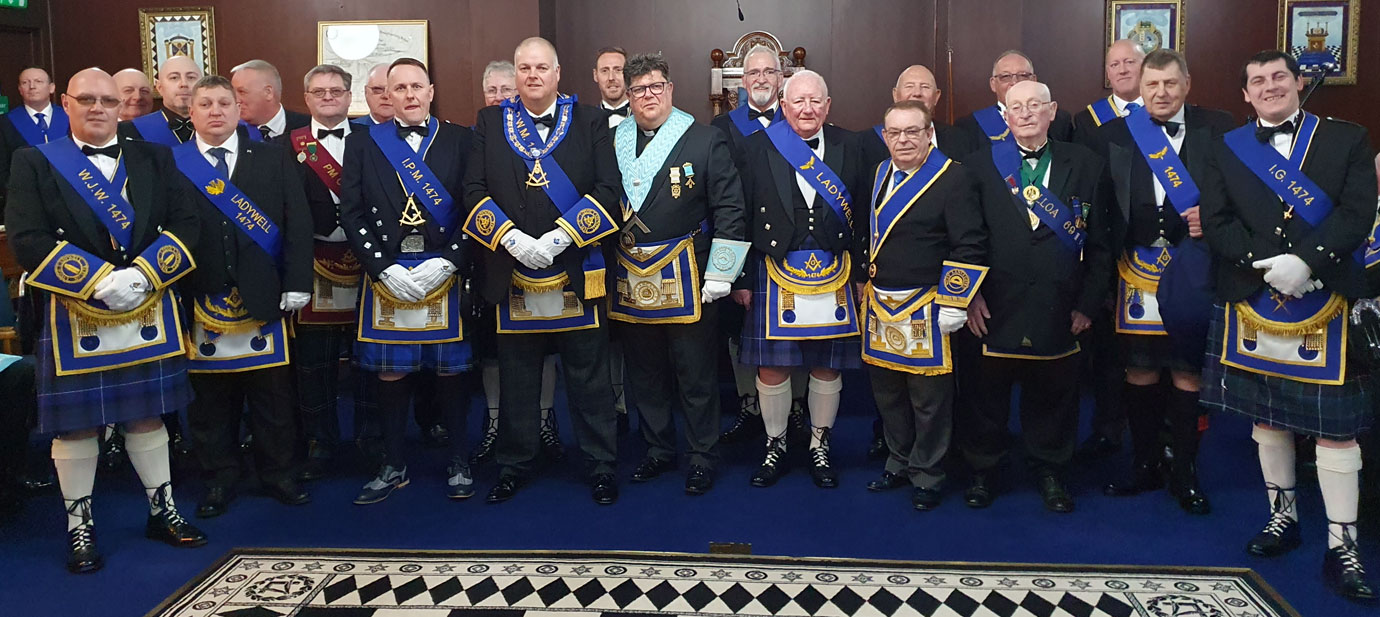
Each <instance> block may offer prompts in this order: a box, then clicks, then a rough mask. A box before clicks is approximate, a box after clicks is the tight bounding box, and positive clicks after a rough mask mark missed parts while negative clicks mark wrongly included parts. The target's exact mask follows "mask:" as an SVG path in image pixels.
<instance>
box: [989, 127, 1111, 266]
mask: <svg viewBox="0 0 1380 617" xmlns="http://www.w3.org/2000/svg"><path fill="white" fill-rule="evenodd" d="M1015 148H1016V144H1015V141H1012V142H1011V149H1012V151H1013V152H1015V151H1016V150H1015ZM992 157H993V159H994V161H995V159H996V158H997V145H996V144H992ZM1023 164H1024V163H1022V162H1021V158H1020V155H1019V154H1017V155H1016V156H1015V165H1012V166H1010V167H1007V168H1006V169H1003V168H1002V167H1000V164H999V166H998V167H997V171H998V172H999V173H1001V174H1002V176H1003V177H1004V178H1005V179H1006V185H1007V186H1008V187H1010V189H1011V198H1012V199H1015V200H1017V202H1020V203H1021V205H1022V206H1025V207H1026V208H1027V209H1029V210H1030V212H1031V213H1033V214H1034V215H1035V217H1036V218H1038V219H1039V220H1040V222H1041V223H1044V224H1045V226H1046V227H1049V229H1050V231H1053V232H1054V237H1056V238H1058V239H1059V241H1060V242H1062V243H1063V244H1064V246H1065V247H1066V248H1068V249H1069V250H1070V251H1073V252H1075V253H1080V252H1081V251H1082V250H1083V243H1084V242H1085V241H1086V240H1087V234H1086V233H1084V231H1083V228H1084V226H1085V225H1084V222H1083V216H1082V210H1083V204H1081V203H1079V201H1078V200H1077V199H1074V200H1073V203H1072V204H1069V205H1065V204H1064V202H1063V201H1061V200H1060V199H1059V196H1058V195H1055V194H1054V191H1051V190H1049V187H1047V186H1044V185H1043V184H1032V185H1030V186H1025V187H1022V186H1021V165H1023Z"/></svg>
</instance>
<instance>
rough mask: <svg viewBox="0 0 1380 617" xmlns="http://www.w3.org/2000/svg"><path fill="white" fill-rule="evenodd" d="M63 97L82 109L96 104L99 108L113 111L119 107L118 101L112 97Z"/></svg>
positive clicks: (85, 95) (87, 95) (79, 95)
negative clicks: (99, 105) (74, 102)
mask: <svg viewBox="0 0 1380 617" xmlns="http://www.w3.org/2000/svg"><path fill="white" fill-rule="evenodd" d="M63 96H65V97H67V98H69V99H72V100H74V101H76V102H77V104H78V105H80V106H82V107H90V106H92V105H95V104H96V103H100V104H101V107H104V108H106V109H115V108H117V107H119V106H120V99H119V98H117V97H113V96H96V95H94V94H78V95H72V94H64V95H63Z"/></svg>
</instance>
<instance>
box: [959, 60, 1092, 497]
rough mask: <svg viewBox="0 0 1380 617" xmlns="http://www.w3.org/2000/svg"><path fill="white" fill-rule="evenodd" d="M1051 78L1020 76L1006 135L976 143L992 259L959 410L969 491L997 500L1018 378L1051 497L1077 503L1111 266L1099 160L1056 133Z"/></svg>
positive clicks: (1039, 470)
mask: <svg viewBox="0 0 1380 617" xmlns="http://www.w3.org/2000/svg"><path fill="white" fill-rule="evenodd" d="M1057 111H1058V110H1057V104H1056V103H1055V102H1054V101H1052V100H1051V99H1050V94H1049V88H1048V87H1047V86H1045V85H1044V84H1042V83H1040V82H1037V81H1030V80H1025V81H1020V82H1018V83H1016V84H1014V85H1012V86H1010V87H1009V88H1007V91H1006V101H1005V120H1004V123H1005V124H1007V125H1009V126H1010V127H1011V135H1010V139H1003V140H1000V141H993V142H992V145H991V147H990V148H984V149H981V150H978V151H975V152H973V153H972V154H971V155H970V156H969V158H968V162H967V164H966V165H965V167H967V168H968V169H969V170H970V171H971V173H972V174H973V178H974V180H973V181H974V183H976V184H977V186H978V193H979V199H980V201H981V210H982V216H983V220H984V222H985V223H986V226H987V230H988V242H987V249H988V254H987V261H988V265H989V266H990V268H991V270H990V271H988V273H987V280H986V281H985V282H984V283H983V288H982V291H980V292H978V294H977V295H976V296H974V297H973V299H972V302H971V303H970V304H969V305H968V328H969V330H971V331H972V333H973V334H974V335H975V336H977V337H978V338H979V339H980V342H981V343H982V351H981V354H982V355H981V357H980V359H979V361H978V375H977V380H978V381H977V382H976V383H981V384H982V387H981V390H979V391H978V392H977V393H976V400H975V402H974V407H973V413H972V414H971V415H970V416H969V417H967V418H960V420H959V421H960V422H963V425H962V426H961V427H960V430H959V431H958V433H959V436H960V449H961V451H962V453H963V457H964V459H965V460H966V461H967V463H968V465H969V467H970V468H971V469H972V472H973V475H972V479H971V484H970V485H969V487H968V490H967V491H966V492H965V493H964V501H965V502H966V503H967V505H968V506H969V507H973V508H985V507H987V506H989V505H991V503H992V500H993V499H994V498H995V496H996V493H997V491H998V490H999V480H1000V478H999V474H1000V473H1001V471H1002V467H1004V466H1005V464H1006V463H1007V460H1006V459H1007V458H1008V456H1009V447H1010V446H1009V442H1010V441H1011V436H1010V434H1009V433H1008V432H1007V425H1008V423H1009V418H1010V416H1011V388H1012V386H1013V384H1016V383H1019V384H1021V400H1020V403H1019V409H1020V418H1021V431H1022V434H1023V438H1024V441H1025V451H1026V453H1027V456H1028V458H1029V463H1028V467H1029V468H1030V469H1031V471H1032V473H1033V474H1034V475H1035V477H1036V485H1037V487H1038V489H1039V491H1040V496H1041V498H1042V499H1043V501H1044V505H1045V508H1046V509H1048V510H1050V511H1053V512H1060V513H1066V512H1072V511H1073V507H1074V502H1073V497H1072V495H1070V494H1069V491H1068V488H1067V487H1066V485H1065V481H1064V477H1063V476H1064V474H1065V471H1066V468H1067V466H1068V463H1069V460H1070V459H1071V458H1072V456H1073V451H1074V445H1075V443H1076V439H1077V436H1078V435H1077V434H1078V370H1077V367H1078V362H1079V357H1078V353H1079V351H1080V347H1079V343H1078V338H1077V337H1078V335H1079V334H1082V333H1083V332H1084V331H1086V330H1087V329H1088V327H1089V325H1091V320H1090V319H1089V317H1088V316H1089V315H1095V314H1096V313H1097V308H1098V307H1099V306H1101V305H1102V300H1103V298H1104V297H1106V293H1107V284H1106V283H1107V281H1109V280H1110V277H1111V270H1110V268H1111V259H1110V256H1109V254H1108V251H1107V233H1106V230H1105V229H1104V226H1105V222H1104V219H1105V213H1103V212H1102V208H1103V207H1104V206H1103V201H1104V200H1105V199H1107V198H1108V197H1107V196H1108V195H1109V193H1108V192H1107V191H1108V190H1109V188H1108V186H1107V185H1108V184H1109V182H1108V180H1107V175H1106V170H1105V168H1104V165H1103V163H1102V160H1101V159H1100V158H1099V157H1098V156H1097V155H1096V154H1094V153H1093V152H1092V151H1091V150H1088V149H1087V148H1084V147H1083V146H1080V145H1077V144H1073V143H1068V142H1061V141H1056V140H1054V139H1053V138H1052V137H1050V135H1049V126H1050V123H1052V122H1053V121H1054V118H1055V116H1056V114H1057Z"/></svg>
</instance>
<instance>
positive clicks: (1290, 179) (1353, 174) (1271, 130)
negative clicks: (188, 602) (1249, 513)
mask: <svg viewBox="0 0 1380 617" xmlns="http://www.w3.org/2000/svg"><path fill="white" fill-rule="evenodd" d="M1303 87H1304V82H1303V80H1302V79H1300V71H1299V65H1298V62H1297V61H1296V60H1295V59H1294V58H1293V56H1290V55H1288V54H1285V53H1283V52H1280V51H1263V52H1260V53H1258V54H1256V55H1254V56H1252V57H1251V59H1250V60H1248V61H1247V62H1246V64H1245V65H1244V66H1243V67H1242V70H1241V90H1242V93H1243V94H1244V95H1245V98H1246V100H1247V101H1248V102H1249V103H1250V104H1251V107H1252V109H1253V110H1254V111H1255V115H1256V118H1257V119H1256V120H1255V121H1253V122H1249V123H1247V124H1246V125H1245V126H1242V127H1240V128H1237V129H1234V130H1232V131H1229V132H1227V133H1226V134H1225V135H1223V137H1222V139H1219V140H1217V141H1216V142H1214V144H1213V146H1214V149H1213V151H1212V156H1211V157H1210V158H1209V164H1208V167H1207V170H1206V173H1205V174H1204V175H1203V178H1202V191H1203V198H1202V206H1201V208H1202V224H1203V236H1204V237H1205V238H1207V242H1208V245H1209V246H1211V248H1212V253H1213V255H1214V256H1215V257H1216V260H1215V261H1214V262H1213V263H1214V265H1213V268H1214V274H1215V279H1216V284H1217V298H1218V300H1219V301H1220V302H1222V304H1221V305H1219V306H1218V307H1217V310H1216V311H1214V314H1213V317H1212V322H1211V325H1210V326H1209V330H1208V346H1207V349H1208V353H1207V355H1206V357H1205V359H1204V365H1205V366H1204V370H1203V379H1202V383H1203V391H1202V399H1201V400H1202V403H1203V404H1204V405H1206V406H1208V407H1209V408H1212V409H1224V410H1227V411H1233V412H1236V413H1240V414H1243V415H1245V416H1247V417H1249V418H1251V420H1252V421H1253V422H1254V423H1255V426H1254V428H1253V430H1252V433H1251V437H1252V439H1253V440H1254V441H1255V442H1256V444H1257V446H1258V455H1259V458H1260V470H1261V475H1262V476H1263V477H1264V480H1265V490H1266V495H1268V497H1269V499H1270V502H1271V508H1270V519H1269V521H1268V522H1267V523H1266V524H1265V526H1264V528H1263V529H1262V530H1261V531H1260V533H1258V534H1256V535H1255V537H1253V538H1251V540H1250V541H1249V542H1248V543H1247V544H1246V552H1248V553H1250V554H1252V555H1257V556H1261V557H1275V556H1278V555H1282V554H1284V553H1287V552H1289V551H1292V550H1293V549H1295V548H1298V546H1299V545H1300V544H1301V543H1302V538H1301V529H1302V525H1301V523H1300V522H1299V512H1298V508H1297V506H1296V503H1297V501H1296V500H1297V492H1296V488H1297V484H1296V481H1297V478H1296V474H1295V458H1296V457H1295V438H1294V437H1295V435H1307V436H1311V437H1313V438H1314V439H1316V441H1317V446H1316V450H1317V457H1316V465H1317V475H1318V479H1317V482H1318V488H1319V489H1320V492H1321V493H1322V499H1323V507H1324V509H1325V510H1326V514H1327V523H1326V529H1327V552H1326V553H1324V555H1323V567H1322V571H1323V580H1324V581H1325V582H1326V583H1327V585H1328V586H1329V587H1330V588H1332V589H1333V590H1334V591H1335V592H1337V593H1339V594H1341V595H1342V596H1345V597H1347V598H1349V599H1353V600H1374V599H1375V598H1376V592H1375V588H1374V587H1373V586H1372V585H1371V584H1370V583H1369V582H1368V581H1367V580H1366V573H1365V567H1364V566H1363V565H1362V563H1361V556H1360V553H1359V551H1358V549H1357V528H1356V522H1357V520H1356V519H1357V509H1358V508H1357V504H1358V501H1359V481H1358V475H1359V472H1360V470H1361V465H1362V458H1361V448H1360V446H1359V445H1357V443H1356V436H1357V434H1358V433H1360V432H1361V431H1363V430H1365V429H1366V428H1367V426H1368V425H1369V423H1370V420H1371V418H1370V415H1371V398H1372V396H1373V395H1372V390H1373V389H1374V387H1375V386H1374V378H1373V375H1370V374H1369V371H1368V367H1366V366H1364V365H1363V364H1362V362H1361V361H1359V358H1356V357H1354V356H1353V357H1351V358H1349V357H1348V350H1347V347H1346V346H1347V336H1348V334H1347V328H1348V326H1349V325H1350V324H1348V320H1347V318H1348V314H1347V313H1348V312H1349V309H1351V308H1352V307H1353V304H1355V305H1359V306H1360V307H1362V308H1361V309H1360V310H1362V311H1374V310H1375V308H1374V306H1375V303H1374V300H1372V298H1374V297H1375V296H1376V292H1377V289H1376V285H1375V278H1374V276H1375V273H1374V268H1375V263H1376V261H1377V259H1376V258H1377V256H1380V246H1377V243H1376V240H1375V238H1376V233H1375V230H1374V224H1375V219H1376V214H1375V187H1376V179H1375V176H1374V174H1375V169H1374V168H1373V167H1372V166H1371V156H1372V155H1373V152H1372V150H1371V147H1370V139H1369V137H1368V136H1367V132H1366V129H1364V128H1362V127H1361V126H1359V125H1356V124H1352V123H1350V122H1345V121H1341V120H1334V119H1331V118H1328V119H1323V118H1319V117H1318V116H1315V115H1313V114H1311V113H1308V112H1306V111H1303V110H1302V109H1300V107H1299V106H1300V104H1301V103H1300V101H1299V91H1301V90H1303ZM1368 231H1369V232H1370V233H1369V237H1367V236H1368V234H1367V232H1368ZM1357 318H1359V315H1357V316H1356V317H1353V320H1355V319H1357ZM1320 527H1321V526H1320Z"/></svg>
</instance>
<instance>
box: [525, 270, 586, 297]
mask: <svg viewBox="0 0 1380 617" xmlns="http://www.w3.org/2000/svg"><path fill="white" fill-rule="evenodd" d="M585 281H586V287H588V281H589V278H588V275H586V279H585ZM569 283H570V275H569V274H566V273H565V272H562V273H560V274H559V275H557V276H553V277H551V278H545V279H534V278H531V277H526V276H523V275H521V274H518V273H517V272H513V287H516V288H518V289H521V290H523V291H526V292H530V293H544V292H548V291H556V290H558V289H564V288H565V286H566V285H567V284H569ZM602 286H603V283H600V287H602Z"/></svg>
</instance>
